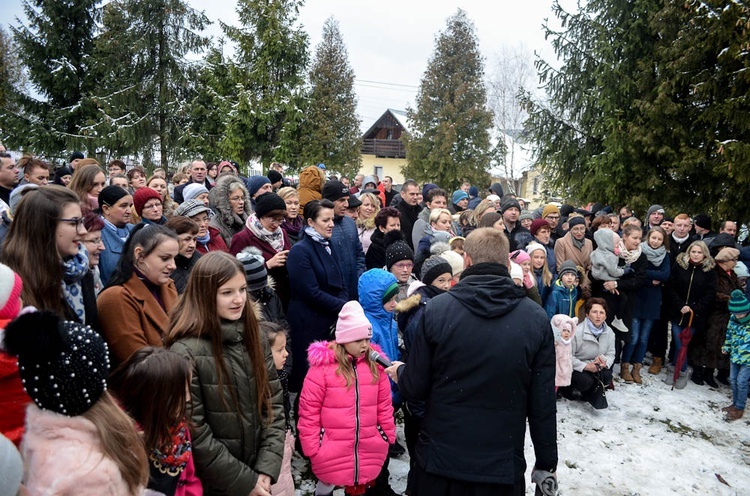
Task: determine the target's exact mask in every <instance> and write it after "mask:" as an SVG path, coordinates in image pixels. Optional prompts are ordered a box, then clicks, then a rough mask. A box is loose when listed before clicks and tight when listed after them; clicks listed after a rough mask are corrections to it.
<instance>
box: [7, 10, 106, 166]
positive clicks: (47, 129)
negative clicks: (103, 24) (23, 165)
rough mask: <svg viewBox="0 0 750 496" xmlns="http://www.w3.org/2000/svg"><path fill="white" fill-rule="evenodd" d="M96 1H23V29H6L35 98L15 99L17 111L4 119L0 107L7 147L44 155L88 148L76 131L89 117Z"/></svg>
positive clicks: (21, 96)
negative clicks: (10, 31)
mask: <svg viewBox="0 0 750 496" xmlns="http://www.w3.org/2000/svg"><path fill="white" fill-rule="evenodd" d="M99 3H100V0H75V1H71V2H59V1H56V0H25V1H24V11H25V13H26V17H27V18H28V25H24V24H21V25H20V26H17V27H11V29H12V31H13V35H14V38H15V41H16V43H17V44H18V55H19V58H20V59H21V61H22V62H23V64H24V65H25V67H26V69H27V71H28V77H29V81H30V83H31V84H32V85H33V90H34V93H36V94H38V95H40V96H41V98H39V99H37V98H35V97H32V96H31V95H30V94H24V95H19V98H20V99H19V105H20V109H19V110H18V111H17V112H10V115H6V114H5V112H6V111H7V110H8V109H5V108H4V115H3V117H9V119H8V121H6V122H5V124H4V125H5V126H6V132H8V133H9V134H10V136H9V139H8V142H9V145H10V146H12V147H18V148H30V149H32V150H33V151H34V153H40V154H47V155H55V154H59V153H61V152H63V151H64V150H70V149H73V148H87V147H88V146H87V141H88V138H87V136H86V135H85V134H82V133H81V132H80V129H79V128H80V126H81V125H82V124H85V123H86V122H88V121H90V119H91V118H92V116H93V115H94V114H95V109H94V107H93V105H91V103H90V102H89V101H88V99H87V95H88V93H89V92H90V90H91V88H92V85H93V82H94V81H93V78H91V77H90V76H91V74H90V69H91V66H90V64H91V54H92V53H93V50H94V41H93V40H94V36H95V34H96V29H97V22H98V21H99V18H100V9H99V7H98V4H99ZM8 128H9V129H8Z"/></svg>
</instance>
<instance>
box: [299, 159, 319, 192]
mask: <svg viewBox="0 0 750 496" xmlns="http://www.w3.org/2000/svg"><path fill="white" fill-rule="evenodd" d="M299 187H300V189H301V188H307V189H311V190H313V191H317V192H318V193H322V192H323V179H322V178H321V175H320V169H318V168H317V167H316V166H314V165H311V166H310V167H308V168H307V169H305V170H303V171H302V172H300V174H299Z"/></svg>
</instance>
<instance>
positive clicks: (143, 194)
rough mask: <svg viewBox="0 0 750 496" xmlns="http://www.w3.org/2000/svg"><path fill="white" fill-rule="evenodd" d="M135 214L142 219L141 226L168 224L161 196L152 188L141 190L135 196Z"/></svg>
mask: <svg viewBox="0 0 750 496" xmlns="http://www.w3.org/2000/svg"><path fill="white" fill-rule="evenodd" d="M133 207H134V208H135V213H136V214H137V215H138V217H140V218H141V221H140V223H141V224H159V225H162V224H164V223H166V222H167V218H166V217H165V216H164V206H163V203H162V199H161V194H159V192H158V191H156V190H155V189H151V188H141V189H139V190H138V191H136V192H135V194H134V195H133Z"/></svg>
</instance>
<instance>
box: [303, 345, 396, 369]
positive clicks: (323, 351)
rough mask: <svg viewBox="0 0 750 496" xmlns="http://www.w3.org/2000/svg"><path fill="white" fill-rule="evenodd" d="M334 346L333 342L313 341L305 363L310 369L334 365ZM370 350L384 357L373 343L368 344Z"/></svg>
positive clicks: (381, 351) (308, 349)
mask: <svg viewBox="0 0 750 496" xmlns="http://www.w3.org/2000/svg"><path fill="white" fill-rule="evenodd" d="M335 345H336V342H335V341H314V342H312V343H310V346H309V347H308V348H307V361H308V363H309V364H310V367H320V366H323V365H331V364H335V363H336V352H335V351H333V347H334V346H335ZM370 348H372V349H373V350H375V351H377V352H378V353H380V354H381V355H383V356H385V354H384V353H383V350H381V349H380V347H379V346H378V345H376V344H375V343H370ZM386 358H388V357H386ZM360 360H364V357H363V358H360Z"/></svg>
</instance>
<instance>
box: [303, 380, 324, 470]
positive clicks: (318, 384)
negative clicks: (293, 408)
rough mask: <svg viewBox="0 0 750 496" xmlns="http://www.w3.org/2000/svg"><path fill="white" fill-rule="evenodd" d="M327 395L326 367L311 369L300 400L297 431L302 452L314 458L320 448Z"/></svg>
mask: <svg viewBox="0 0 750 496" xmlns="http://www.w3.org/2000/svg"><path fill="white" fill-rule="evenodd" d="M325 394H326V380H325V367H311V368H310V370H309V371H308V373H307V376H305V382H304V384H303V385H302V392H301V393H300V400H299V421H298V422H297V430H298V433H299V441H300V444H301V446H302V452H303V453H304V454H305V456H307V457H309V458H312V457H314V456H315V455H316V454H317V453H318V449H319V448H320V430H321V428H322V425H323V424H322V422H321V420H320V413H321V410H322V409H323V399H324V398H325Z"/></svg>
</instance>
